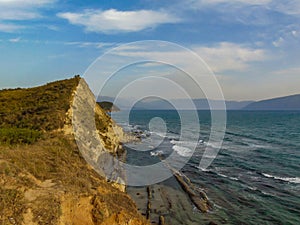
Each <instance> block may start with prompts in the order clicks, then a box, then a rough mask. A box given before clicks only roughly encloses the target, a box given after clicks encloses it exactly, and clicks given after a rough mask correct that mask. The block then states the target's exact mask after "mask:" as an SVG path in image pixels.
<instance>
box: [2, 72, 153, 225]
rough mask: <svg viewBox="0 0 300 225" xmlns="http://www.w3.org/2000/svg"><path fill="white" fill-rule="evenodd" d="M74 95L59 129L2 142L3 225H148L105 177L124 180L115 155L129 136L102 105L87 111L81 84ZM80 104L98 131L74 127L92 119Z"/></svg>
mask: <svg viewBox="0 0 300 225" xmlns="http://www.w3.org/2000/svg"><path fill="white" fill-rule="evenodd" d="M77 79H78V78H77ZM62 82H63V81H62ZM58 85H59V82H58ZM42 90H43V89H41V91H42ZM74 90H76V91H74V92H73V96H72V97H71V98H70V99H72V100H74V101H76V100H77V101H78V102H77V103H78V104H77V105H76V104H73V101H72V107H70V109H69V110H67V114H66V119H65V123H64V126H62V127H61V128H60V129H56V130H51V131H49V132H44V134H43V137H42V138H41V139H40V140H38V141H37V142H35V143H33V144H30V145H3V144H1V143H0V196H1V197H0V223H1V224H24V225H28V224H29V225H30V224H55V225H56V224H60V225H64V224H74V225H76V224H78V225H82V224H88V225H89V224H91V225H94V224H110V225H111V224H116V225H117V224H120V225H121V224H127V225H142V224H148V222H147V221H146V220H145V219H144V218H143V217H142V216H141V215H140V214H139V213H138V212H137V209H136V206H135V203H134V202H133V201H132V200H131V199H130V197H129V196H128V195H127V194H126V193H125V192H124V187H125V186H124V185H116V184H114V183H109V182H108V176H107V174H110V175H111V177H114V178H115V179H125V178H124V176H123V174H122V173H119V172H116V170H115V169H116V168H118V166H119V165H118V163H117V162H118V161H116V160H114V159H115V158H114V157H112V156H117V155H119V154H121V153H122V147H121V142H122V141H124V140H125V139H126V135H125V134H124V133H123V131H122V129H121V128H120V127H118V126H117V125H116V124H114V123H113V121H112V120H111V118H110V117H109V116H108V115H107V114H106V113H105V112H104V111H103V110H102V109H101V108H100V107H99V106H96V108H89V106H91V105H93V104H94V102H93V101H94V100H93V99H94V96H92V94H91V92H90V91H89V88H88V86H87V85H86V83H85V82H84V81H83V80H82V79H81V80H80V81H79V85H78V87H77V88H74ZM76 96H77V98H76ZM78 96H80V97H79V98H78ZM80 105H81V106H84V107H86V109H88V110H87V113H90V114H92V116H93V117H94V116H95V115H96V123H94V126H95V127H94V128H95V129H92V130H89V131H87V130H85V129H83V128H82V127H80V126H77V127H76V125H75V128H74V127H72V124H76V122H78V121H79V120H85V119H87V118H88V117H85V116H90V115H88V114H83V115H82V114H81V115H80V112H79V111H78V110H77V109H78V108H76V107H79V106H80ZM37 113H39V112H37ZM94 118H95V117H94ZM87 123H89V122H87ZM73 128H74V129H73ZM86 132H87V133H86ZM81 134H82V137H80V138H79V141H78V137H77V138H76V140H77V141H75V139H74V137H76V135H79V136H80V135H81ZM90 137H92V138H90ZM78 143H79V146H80V147H82V146H83V148H82V149H83V150H82V149H80V150H79V148H78ZM99 143H100V144H99ZM96 144H98V145H96ZM85 154H86V155H85ZM103 162H106V164H103ZM101 163H102V164H101ZM107 163H108V164H107ZM99 165H104V166H103V167H101V166H99ZM107 166H108V167H107ZM105 170H106V171H105ZM107 170H109V172H110V173H107ZM96 171H97V172H96ZM99 174H102V175H103V176H100V175H99ZM119 181H120V180H119ZM120 183H122V182H120Z"/></svg>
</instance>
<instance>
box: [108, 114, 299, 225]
mask: <svg viewBox="0 0 300 225" xmlns="http://www.w3.org/2000/svg"><path fill="white" fill-rule="evenodd" d="M184 113H186V114H188V113H190V112H189V111H186V112H184ZM198 115H199V123H200V127H201V130H200V133H199V139H198V144H197V148H196V150H195V152H194V154H193V156H192V157H191V159H190V160H189V162H188V163H187V164H186V165H185V166H184V167H183V169H182V172H183V173H184V174H185V175H186V176H188V177H189V178H190V179H191V181H192V182H193V183H194V184H195V185H197V186H199V187H200V188H204V190H205V191H206V193H207V195H208V197H209V198H210V200H211V201H212V202H213V203H214V205H215V208H214V210H213V211H212V212H210V213H209V216H210V218H211V217H213V218H214V221H215V222H217V223H218V224H295V225H296V224H300V112H280V111H255V112H254V111H229V112H228V113H227V129H226V134H225V138H224V142H223V146H222V148H221V150H220V152H219V154H218V156H217V158H216V159H215V160H214V161H213V163H212V164H211V166H210V167H209V168H207V169H206V170H200V169H199V168H198V166H199V162H200V159H201V157H202V154H203V151H204V149H205V147H206V146H207V143H208V138H209V134H210V128H211V118H210V112H209V111H199V112H198ZM154 117H160V118H162V119H163V120H164V121H165V122H166V124H167V132H166V133H165V134H162V133H159V132H150V131H149V127H148V123H149V121H150V120H151V118H154ZM113 118H114V119H115V120H116V121H117V122H118V123H119V124H121V125H122V126H123V127H124V128H125V129H129V130H134V131H138V132H141V134H142V135H141V136H142V143H140V144H139V148H145V149H148V148H150V149H149V151H142V152H139V151H135V150H130V145H129V146H127V149H128V150H129V151H128V162H129V163H132V164H136V165H145V164H152V163H155V162H157V161H158V160H159V159H158V157H157V156H156V153H159V154H164V155H166V156H167V155H168V154H170V152H172V151H176V153H178V156H179V157H180V156H184V155H185V153H186V151H187V148H188V147H189V146H188V144H189V143H180V142H179V141H178V140H179V135H180V128H181V126H180V117H179V115H178V113H177V112H176V111H132V112H131V113H130V120H129V123H124V121H125V120H124V113H122V112H119V113H114V114H113ZM189 129H190V130H191V133H193V132H192V129H193V124H191V125H190V127H189ZM154 130H155V129H154ZM197 135H198V134H197ZM161 137H163V139H164V141H163V142H162V143H161V144H160V145H159V146H157V147H155V148H153V149H151V143H153V142H155V140H156V139H159V138H161ZM210 147H212V148H213V147H214V146H213V145H212V146H210ZM203 217H205V215H204V216H203ZM204 220H205V218H204Z"/></svg>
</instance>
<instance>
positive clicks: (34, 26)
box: [0, 0, 300, 100]
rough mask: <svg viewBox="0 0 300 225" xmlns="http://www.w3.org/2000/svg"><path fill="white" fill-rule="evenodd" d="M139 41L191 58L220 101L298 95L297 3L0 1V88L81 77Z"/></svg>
mask: <svg viewBox="0 0 300 225" xmlns="http://www.w3.org/2000/svg"><path fill="white" fill-rule="evenodd" d="M141 40H163V41H170V42H174V43H176V44H179V45H182V46H184V47H186V48H190V49H192V50H193V51H195V52H196V53H197V54H198V55H199V56H201V57H202V58H203V59H204V60H205V62H206V63H207V64H208V65H209V67H210V68H211V69H212V70H213V71H214V73H215V74H216V77H217V79H218V81H219V82H220V85H221V87H222V90H223V92H224V95H225V98H226V99H233V100H249V99H253V100H257V99H265V98H270V97H276V96H283V95H289V94H295V93H300V85H299V84H300V60H299V59H300V1H298V0H286V1H284V0H282V1H280V0H231V1H225V0H184V1H182V0H172V1H171V0H168V1H166V0H151V1H150V0H122V1H116V0H113V1H77V0H76V1H59V0H31V1H30V0H0V74H1V75H0V76H1V80H0V81H1V83H0V88H10V87H28V86H35V85H39V84H43V83H45V82H49V81H53V80H57V79H62V78H68V77H71V76H73V75H75V74H83V73H84V72H85V70H86V69H87V67H88V66H89V65H90V64H91V63H92V62H93V61H94V60H95V59H96V58H97V57H98V56H100V55H101V54H103V53H104V52H106V51H107V50H108V49H110V48H113V47H116V46H118V45H120V44H123V43H127V42H133V41H141Z"/></svg>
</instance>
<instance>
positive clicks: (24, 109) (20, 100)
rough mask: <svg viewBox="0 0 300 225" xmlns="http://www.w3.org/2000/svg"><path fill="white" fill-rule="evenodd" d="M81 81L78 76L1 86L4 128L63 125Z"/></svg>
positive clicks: (0, 113) (48, 128)
mask: <svg viewBox="0 0 300 225" xmlns="http://www.w3.org/2000/svg"><path fill="white" fill-rule="evenodd" d="M79 81H80V77H79V76H75V77H74V78H71V79H67V80H62V81H55V82H52V83H48V84H46V85H43V86H40V87H35V88H27V89H21V88H18V89H6V90H0V128H12V127H15V128H28V129H31V130H42V131H51V130H56V129H60V128H62V127H63V126H64V120H65V118H66V112H67V111H68V109H69V108H70V102H71V100H72V93H73V91H74V90H75V89H76V87H77V85H78V83H79Z"/></svg>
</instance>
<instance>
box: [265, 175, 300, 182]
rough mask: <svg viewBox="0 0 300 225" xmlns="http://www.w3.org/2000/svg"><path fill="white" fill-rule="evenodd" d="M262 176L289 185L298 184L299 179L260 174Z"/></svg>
mask: <svg viewBox="0 0 300 225" xmlns="http://www.w3.org/2000/svg"><path fill="white" fill-rule="evenodd" d="M262 175H264V176H265V177H267V178H273V179H275V180H282V181H285V182H289V183H294V184H300V177H278V176H273V175H270V174H267V173H262Z"/></svg>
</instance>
